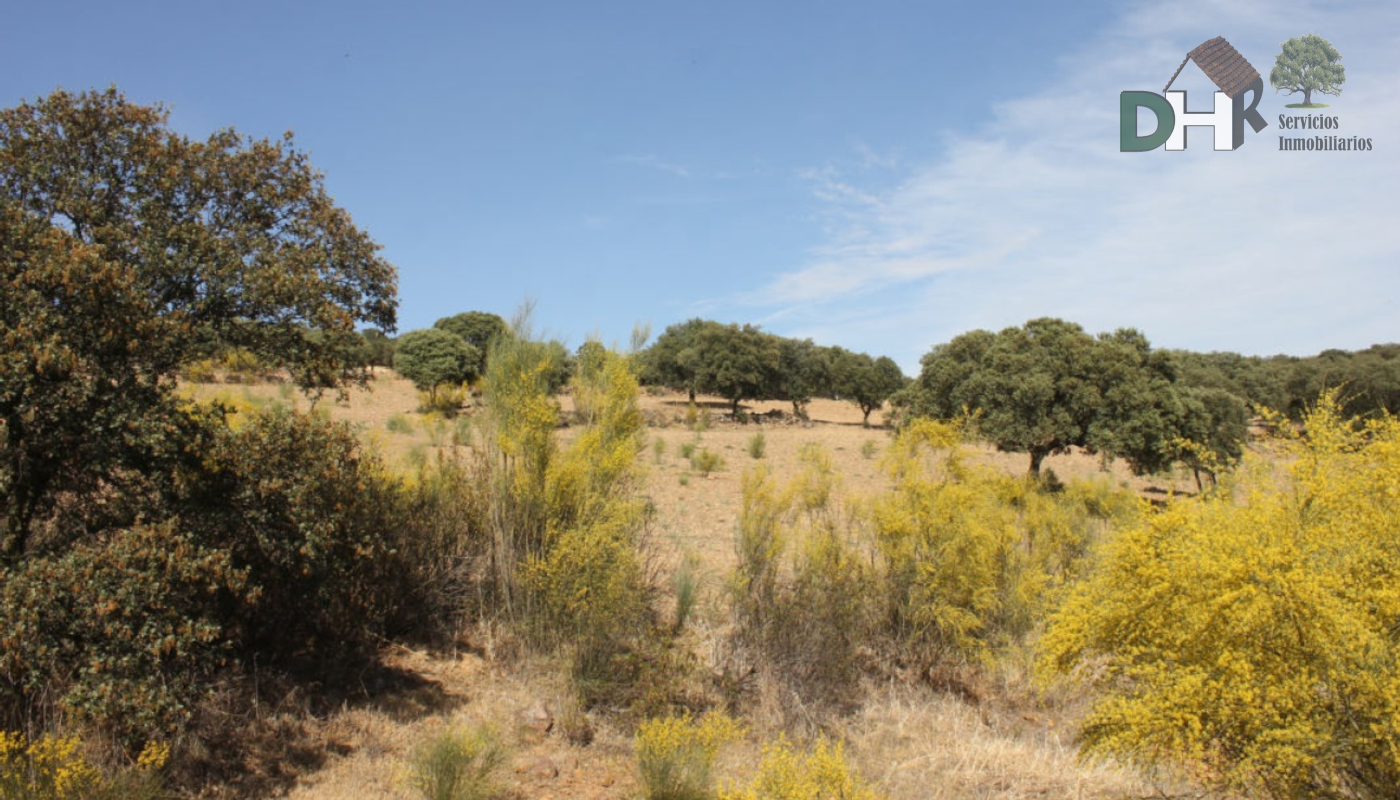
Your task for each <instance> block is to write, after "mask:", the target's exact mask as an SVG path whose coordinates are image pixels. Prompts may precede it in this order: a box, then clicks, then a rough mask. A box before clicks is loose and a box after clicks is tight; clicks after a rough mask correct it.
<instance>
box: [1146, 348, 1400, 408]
mask: <svg viewBox="0 0 1400 800" xmlns="http://www.w3.org/2000/svg"><path fill="white" fill-rule="evenodd" d="M1171 356H1172V358H1173V360H1174V361H1175V362H1176V364H1177V369H1178V372H1179V373H1180V378H1181V382H1182V383H1184V384H1186V385H1188V386H1196V387H1201V388H1209V389H1220V390H1223V391H1227V392H1230V393H1231V394H1234V395H1236V396H1238V397H1242V398H1244V399H1245V400H1246V401H1248V402H1249V404H1250V405H1251V406H1252V407H1253V408H1254V409H1256V410H1257V409H1259V408H1264V407H1267V408H1270V409H1273V410H1275V411H1280V412H1283V413H1285V414H1287V415H1288V416H1289V417H1290V418H1291V419H1299V418H1301V417H1302V415H1303V414H1304V412H1305V411H1306V410H1307V409H1308V408H1309V407H1310V406H1311V405H1312V404H1313V403H1314V402H1316V400H1317V397H1318V395H1319V394H1320V393H1321V392H1323V391H1324V390H1327V389H1338V390H1340V403H1341V405H1342V412H1343V413H1344V414H1347V415H1352V416H1374V415H1377V414H1380V413H1387V414H1400V344H1377V345H1372V346H1371V347H1368V348H1366V349H1365V350H1357V351H1354V352H1349V351H1346V350H1324V351H1322V352H1321V353H1319V354H1317V355H1315V356H1306V357H1298V356H1284V355H1277V356H1267V357H1261V356H1242V355H1240V354H1238V353H1193V352H1190V351H1186V350H1173V351H1171Z"/></svg>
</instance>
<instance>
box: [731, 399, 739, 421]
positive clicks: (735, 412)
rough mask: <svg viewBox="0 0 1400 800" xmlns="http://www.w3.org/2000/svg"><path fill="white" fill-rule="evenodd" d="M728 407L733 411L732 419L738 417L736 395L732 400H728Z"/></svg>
mask: <svg viewBox="0 0 1400 800" xmlns="http://www.w3.org/2000/svg"><path fill="white" fill-rule="evenodd" d="M729 408H730V409H731V410H732V411H733V412H734V419H738V418H739V398H737V397H736V398H734V399H733V400H730V401H729Z"/></svg>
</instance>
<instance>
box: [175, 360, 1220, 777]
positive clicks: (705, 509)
mask: <svg viewBox="0 0 1400 800" xmlns="http://www.w3.org/2000/svg"><path fill="white" fill-rule="evenodd" d="M188 391H190V392H192V393H193V394H194V395H195V396H197V397H202V398H209V397H213V396H215V395H218V394H220V393H223V394H226V395H229V396H232V397H234V398H243V399H245V400H248V401H251V402H254V403H259V404H260V403H271V402H282V403H284V404H293V403H294V404H296V405H297V406H298V407H300V408H306V407H307V406H308V402H307V400H306V399H305V398H304V397H302V396H301V395H299V394H293V395H292V396H291V397H290V398H288V396H287V391H286V390H285V389H283V388H280V387H279V386H277V385H275V384H254V385H223V384H198V385H193V386H191V387H189V389H188ZM701 404H702V407H703V408H705V409H708V410H709V412H710V417H711V425H710V427H709V428H708V429H706V430H703V431H699V432H697V431H696V430H694V429H692V428H691V427H690V426H688V425H687V424H686V423H685V416H686V413H685V412H686V407H687V405H688V403H687V402H686V398H685V397H684V396H683V395H676V394H664V395H659V396H652V395H645V396H643V398H642V407H643V411H644V412H645V413H646V414H647V416H648V418H649V419H650V420H651V421H652V422H653V425H652V427H650V428H649V431H648V433H649V436H650V437H651V438H650V440H649V441H648V443H647V447H646V449H645V450H644V451H643V453H642V455H641V459H642V461H643V462H644V463H645V464H646V465H647V484H646V492H647V494H648V496H649V498H650V499H651V501H652V503H653V505H654V506H655V511H656V515H655V519H654V524H653V530H652V537H651V542H650V545H651V546H652V548H653V551H654V552H653V562H654V567H655V569H656V570H657V572H658V578H659V580H658V583H659V584H660V585H661V586H662V587H663V597H662V599H661V602H663V603H666V602H669V600H668V598H666V597H665V596H664V595H665V592H666V589H665V587H667V586H668V585H669V581H668V580H667V576H668V575H669V573H670V572H671V571H673V570H674V569H675V568H676V565H678V564H679V563H680V561H681V559H682V557H683V556H684V555H685V554H687V553H690V554H694V556H695V557H698V560H699V564H700V574H701V585H702V601H701V609H700V611H699V613H698V615H697V618H696V620H695V622H694V623H693V624H692V626H691V632H690V634H689V638H688V641H690V642H692V643H693V644H694V646H695V647H696V649H697V651H698V652H699V653H700V655H701V660H702V662H704V661H709V662H710V663H711V664H713V663H714V661H715V660H716V658H717V656H716V653H717V651H718V642H719V641H720V640H721V639H722V637H723V630H724V626H725V625H726V622H725V619H724V616H725V615H724V612H723V603H722V599H723V598H722V590H723V585H724V579H725V576H726V575H727V573H728V572H729V570H730V569H731V568H732V566H733V564H734V562H735V553H734V532H735V530H736V526H737V521H738V513H739V504H740V479H741V476H742V475H743V473H744V471H745V470H747V469H749V468H750V467H751V466H752V465H753V464H754V463H755V459H753V458H752V457H751V456H750V453H749V441H750V439H751V438H752V437H753V435H754V434H755V433H757V432H759V431H762V432H763V433H764V437H765V440H766V447H765V453H764V457H763V461H765V462H766V463H767V464H768V466H769V467H770V469H772V470H773V472H774V473H775V474H776V475H777V476H778V477H780V478H781V479H783V480H787V479H788V478H789V477H790V476H791V475H792V474H794V472H795V471H796V469H797V467H798V464H799V459H798V454H799V452H800V450H801V449H802V447H803V446H804V445H806V444H808V443H812V442H815V443H818V444H820V445H822V446H823V447H825V448H826V449H827V450H828V451H830V453H831V455H832V458H833V462H834V465H835V467H836V469H837V471H838V473H839V474H840V476H841V482H842V483H841V485H842V489H843V490H844V491H845V492H846V493H847V494H849V495H854V496H869V495H872V494H874V493H876V492H879V491H880V490H881V489H883V488H884V487H885V486H886V485H887V484H886V477H885V475H884V472H883V469H882V466H881V465H882V456H883V454H884V452H885V450H886V448H887V447H888V445H889V441H890V435H889V431H888V430H887V429H884V428H881V427H872V428H865V427H863V426H862V425H861V413H860V411H859V410H858V409H857V408H856V407H855V406H854V405H852V404H849V403H840V402H835V401H827V400H817V401H814V402H813V403H812V404H811V405H810V407H809V413H810V416H811V421H810V422H809V423H789V422H775V421H773V420H771V419H767V418H761V415H763V414H764V413H765V412H768V411H770V410H780V411H785V412H787V411H790V410H791V409H790V406H789V405H788V404H786V403H776V402H775V403H752V404H746V405H745V410H746V411H748V412H749V413H750V414H751V415H752V416H754V417H760V420H759V421H751V422H749V423H748V424H736V423H734V422H731V421H726V420H725V419H724V417H725V415H726V414H727V410H728V404H727V403H725V402H724V401H722V400H719V399H717V398H708V397H707V398H701ZM417 405H418V396H417V392H416V391H415V390H414V389H413V387H412V385H411V384H409V382H408V381H406V380H403V379H401V378H399V377H397V376H395V375H393V374H392V373H391V372H389V371H387V370H380V371H379V374H378V376H377V377H376V379H375V380H374V381H373V382H372V386H371V388H370V389H369V390H355V391H352V392H351V393H350V395H349V397H348V399H347V400H345V401H340V402H337V401H336V400H335V398H334V397H333V396H330V395H328V396H326V397H324V398H323V399H321V400H320V402H319V403H318V407H319V408H323V409H326V410H327V411H328V412H329V414H330V416H331V417H332V418H334V419H338V420H343V421H346V422H349V423H351V424H352V425H356V426H358V427H359V429H360V430H361V432H362V435H363V437H364V438H365V440H366V441H367V442H368V443H370V444H371V445H372V447H373V448H374V449H376V450H377V451H378V452H380V453H381V454H382V455H383V456H384V458H385V460H386V462H387V463H389V464H390V465H391V466H397V467H399V468H406V467H407V465H409V464H410V463H411V461H412V458H413V456H412V454H413V453H414V451H415V450H416V451H417V452H418V453H419V454H420V455H431V453H432V451H433V448H434V444H433V442H432V440H431V437H430V435H429V434H428V432H427V431H426V430H425V425H424V422H425V420H426V419H427V418H426V417H424V415H422V414H419V413H418V412H417V410H416V409H417ZM561 406H562V407H563V409H564V410H565V411H568V410H569V409H570V403H569V399H568V398H567V397H564V398H561ZM471 413H472V411H471V410H468V411H467V412H466V415H467V416H468V417H470V415H471ZM399 414H401V415H403V416H405V417H407V418H408V419H411V420H412V421H413V423H414V426H413V431H412V432H411V433H394V432H391V431H390V430H389V429H388V423H389V420H390V418H392V417H394V416H395V415H399ZM871 422H872V423H873V424H875V425H879V424H881V418H880V414H879V413H878V412H877V413H875V414H873V415H872V418H871ZM570 436H571V431H570V430H569V429H567V428H565V429H563V430H562V431H561V438H563V439H565V440H568V439H569V438H570ZM657 440H659V441H661V442H662V443H663V445H662V454H661V456H660V458H659V459H657V458H656V457H655V451H654V450H653V449H652V447H653V444H654V442H655V441H657ZM440 442H441V439H440ZM687 443H695V444H696V447H697V449H698V448H707V449H708V450H710V451H711V452H714V453H717V454H719V455H720V456H721V458H722V459H723V461H724V466H723V468H722V469H719V470H717V471H714V472H711V473H710V474H709V475H708V476H702V475H701V474H700V473H699V472H697V471H696V470H695V469H693V468H692V466H691V464H690V462H689V460H688V459H686V458H684V457H683V456H682V454H681V448H682V446H683V445H685V444H687ZM445 446H448V447H450V446H451V445H450V438H449V440H448V442H447V443H445ZM975 457H976V458H977V459H978V460H981V461H983V462H985V463H990V464H993V465H996V466H997V467H998V468H1001V469H1005V470H1006V471H1008V472H1011V473H1018V474H1019V473H1021V472H1023V471H1024V470H1025V469H1026V464H1027V460H1026V457H1025V456H1023V455H1021V454H1005V453H997V452H994V451H993V450H992V449H990V448H979V449H978V450H977V454H976V456H975ZM1044 467H1045V468H1046V469H1051V470H1054V472H1055V473H1056V475H1057V476H1058V477H1059V478H1060V479H1061V480H1064V481H1069V480H1073V479H1075V478H1079V477H1085V476H1090V475H1095V474H1098V473H1100V471H1101V465H1100V463H1099V460H1098V459H1097V458H1095V457H1091V456H1086V455H1082V454H1071V455H1062V456H1054V457H1051V458H1048V459H1046V461H1045V464H1044ZM1111 475H1112V478H1113V480H1114V481H1115V482H1118V483H1120V484H1123V485H1127V486H1130V487H1132V488H1134V489H1136V490H1138V491H1140V492H1145V493H1149V495H1150V494H1160V495H1166V494H1167V493H1169V492H1184V491H1187V490H1188V489H1193V488H1194V486H1193V485H1192V484H1191V482H1190V481H1189V479H1187V478H1185V477H1183V476H1178V478H1176V479H1174V480H1171V481H1164V480H1161V479H1155V480H1144V479H1139V478H1135V477H1133V476H1131V475H1130V474H1129V473H1128V472H1127V470H1126V467H1125V466H1124V465H1123V464H1121V463H1119V464H1116V465H1114V466H1113V467H1112V469H1111ZM666 613H669V609H668V610H667V611H666ZM475 638H476V639H478V640H480V641H481V643H482V645H483V646H484V648H485V650H486V652H487V657H486V658H482V657H480V656H477V655H462V654H458V655H431V654H428V653H424V652H417V651H411V650H407V649H403V648H394V649H393V650H392V652H389V653H387V654H386V659H387V660H388V662H389V666H391V667H393V668H395V669H399V670H403V671H406V672H409V673H412V674H414V675H417V676H419V677H420V678H422V679H423V680H426V681H429V682H431V683H432V684H434V685H435V686H436V692H435V693H434V694H433V695H432V696H433V697H435V698H437V699H436V700H434V701H433V704H430V705H428V706H423V705H422V704H416V701H415V699H414V698H413V697H399V698H394V697H393V696H392V695H391V696H388V697H386V698H385V699H382V700H381V701H380V702H378V703H376V704H373V705H370V706H368V707H360V708H353V709H349V708H347V709H346V710H343V711H341V712H339V713H336V714H332V715H330V716H329V718H327V719H325V720H322V721H314V720H313V721H311V722H309V723H308V724H310V725H313V726H318V727H319V728H320V730H319V731H318V733H319V735H320V738H322V739H323V740H325V741H327V742H331V743H334V746H333V747H332V748H330V750H331V753H330V755H328V757H327V760H326V762H325V764H324V765H323V766H322V767H321V768H320V769H317V770H316V771H314V772H311V773H309V774H306V775H305V776H303V777H302V778H301V779H300V781H299V783H298V785H297V787H296V788H295V789H294V790H293V791H292V792H291V793H290V795H288V796H289V797H290V798H294V800H361V799H364V800H368V798H411V797H413V796H414V795H413V794H412V792H411V791H410V790H409V789H408V785H407V783H406V780H405V776H406V774H407V773H406V769H407V763H408V756H409V753H410V751H411V750H412V748H413V746H414V744H415V743H417V742H419V741H421V740H422V739H424V738H426V737H427V736H429V735H431V734H432V733H433V732H435V731H438V730H440V729H442V728H443V727H445V726H452V725H458V724H463V723H472V722H487V721H491V722H494V723H495V724H496V725H497V726H498V727H499V728H500V730H502V731H503V732H504V733H505V739H506V742H507V743H508V744H509V745H510V746H511V753H512V755H511V758H510V761H509V765H508V768H507V770H506V772H507V774H506V775H505V778H506V780H505V785H506V787H507V794H508V796H511V797H515V798H531V799H532V800H533V799H535V798H538V799H539V800H547V799H550V798H566V797H567V798H574V797H577V798H585V800H604V798H634V797H637V796H638V788H637V783H636V777H635V768H634V766H633V760H632V745H631V740H630V738H629V737H628V736H627V735H625V734H624V733H622V732H620V731H618V730H616V729H613V728H611V727H609V725H608V724H607V723H606V721H604V720H599V719H593V720H591V722H592V725H593V726H594V730H595V734H596V735H595V739H594V741H593V743H592V744H591V745H589V746H587V747H580V746H576V745H574V744H571V743H569V742H568V741H566V739H565V737H564V736H562V735H561V734H560V732H559V725H558V718H559V714H560V713H561V710H562V709H564V708H565V706H566V703H567V699H566V698H567V697H568V693H567V691H566V690H565V686H564V681H563V679H562V678H561V677H560V676H561V675H562V674H563V669H562V666H561V665H560V664H554V663H551V660H550V659H548V658H536V659H533V660H528V661H522V660H520V659H519V658H515V657H501V658H493V657H492V656H491V653H490V650H491V642H490V641H489V640H482V639H481V637H475ZM1026 691H1027V692H1028V691H1029V690H1026ZM993 692H995V690H993ZM443 698H447V700H446V701H444V700H443ZM540 704H544V705H546V706H548V707H549V708H550V709H551V711H552V712H553V713H554V715H555V719H556V727H555V730H554V731H552V732H551V733H550V734H549V735H547V736H545V737H543V738H540V737H539V736H537V735H532V734H530V733H529V731H528V730H527V731H524V732H522V729H520V728H519V727H518V724H517V723H518V720H519V719H520V715H521V714H522V713H524V712H526V711H528V710H529V709H531V708H533V707H535V706H537V705H540ZM1032 705H1034V704H1032ZM1015 707H1016V705H1015V704H1014V703H1010V704H1008V703H1002V704H1001V705H1000V706H997V707H996V709H997V710H990V707H982V706H979V705H977V704H973V703H969V702H968V701H967V699H966V698H965V697H962V698H960V697H954V696H952V695H948V694H938V693H935V692H933V691H931V690H928V689H917V688H886V689H882V690H879V691H875V692H873V693H872V696H871V698H870V701H869V702H868V703H867V704H866V705H865V706H864V708H863V709H862V710H861V711H860V712H859V713H858V714H857V715H856V716H855V717H853V718H850V719H848V720H846V721H845V722H843V723H841V724H840V725H839V726H838V728H839V731H838V732H840V733H842V734H844V736H845V738H846V739H847V740H848V742H849V746H850V753H851V756H852V758H853V759H854V761H855V763H856V765H857V766H858V768H859V769H860V771H861V772H862V774H864V775H865V776H867V777H868V778H870V779H872V780H874V781H875V782H876V783H877V785H878V786H879V787H880V788H881V789H882V790H883V791H885V792H886V793H887V794H888V796H889V797H890V798H891V799H892V800H915V799H916V798H917V799H918V800H929V799H930V798H932V799H933V800H973V798H978V799H981V798H1004V799H1005V800H1016V799H1017V798H1031V797H1037V798H1041V797H1057V798H1058V797H1064V798H1109V797H1129V796H1132V797H1142V796H1148V795H1151V794H1153V792H1154V789H1153V787H1151V786H1149V785H1147V784H1145V783H1144V782H1143V781H1142V780H1141V779H1139V778H1137V777H1135V776H1134V775H1132V774H1131V773H1129V772H1126V771H1124V770H1121V769H1116V768H1113V767H1111V766H1105V765H1092V764H1083V763H1080V762H1079V761H1078V760H1077V759H1076V756H1075V750H1074V744H1073V724H1072V719H1071V718H1070V717H1071V716H1072V714H1071V712H1069V711H1065V710H1064V709H1065V708H1068V707H1072V704H1071V705H1070V706H1065V705H1063V704H1062V705H1061V706H1060V709H1059V710H1053V709H1052V710H1048V711H1047V710H1043V709H1038V708H1037V709H1035V710H1032V711H1027V712H1026V713H1024V714H1021V713H1020V712H1017V711H1009V710H1008V709H1010V708H1015ZM760 727H761V726H760ZM338 753H343V755H338ZM757 760H758V747H757V745H756V744H755V743H753V742H749V743H747V744H745V745H742V746H740V747H738V748H737V752H735V753H733V754H731V757H730V758H729V759H726V762H727V763H730V764H731V767H732V768H740V767H744V766H748V767H752V766H753V765H754V764H756V763H757ZM556 771H557V774H554V773H555V772H556Z"/></svg>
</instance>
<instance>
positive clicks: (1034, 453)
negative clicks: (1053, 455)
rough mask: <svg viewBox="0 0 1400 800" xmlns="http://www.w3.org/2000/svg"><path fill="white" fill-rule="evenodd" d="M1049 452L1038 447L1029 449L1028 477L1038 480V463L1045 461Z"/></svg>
mask: <svg viewBox="0 0 1400 800" xmlns="http://www.w3.org/2000/svg"><path fill="white" fill-rule="evenodd" d="M1047 455H1049V451H1047V450H1045V449H1044V448H1040V447H1032V448H1031V471H1030V476H1031V477H1032V478H1034V479H1035V480H1040V462H1042V461H1044V460H1045V457H1046V456H1047Z"/></svg>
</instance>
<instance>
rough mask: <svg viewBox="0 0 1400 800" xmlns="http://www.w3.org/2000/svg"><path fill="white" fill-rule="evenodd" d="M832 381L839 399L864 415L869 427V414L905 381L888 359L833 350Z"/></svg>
mask: <svg viewBox="0 0 1400 800" xmlns="http://www.w3.org/2000/svg"><path fill="white" fill-rule="evenodd" d="M832 351H833V355H832V360H833V361H834V362H835V364H836V366H835V367H834V368H833V372H834V373H835V379H834V382H833V385H834V387H835V389H836V393H837V394H839V395H840V396H841V397H842V399H845V400H849V401H851V402H852V403H855V404H856V406H857V407H858V408H860V410H861V412H862V413H863V414H865V418H864V420H863V421H862V424H864V425H865V426H866V427H867V428H868V427H870V412H872V411H874V410H875V409H877V408H880V407H881V406H883V405H884V404H885V401H886V400H888V399H890V398H891V397H892V396H894V394H895V392H898V391H899V390H900V389H903V388H904V385H905V384H906V383H907V382H908V379H907V378H905V377H904V371H903V370H901V369H900V368H899V365H898V364H896V363H895V362H894V359H892V358H890V357H889V356H880V357H879V358H872V357H871V356H869V355H867V354H865V353H852V352H850V351H848V350H842V349H841V348H839V347H835V348H832Z"/></svg>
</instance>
